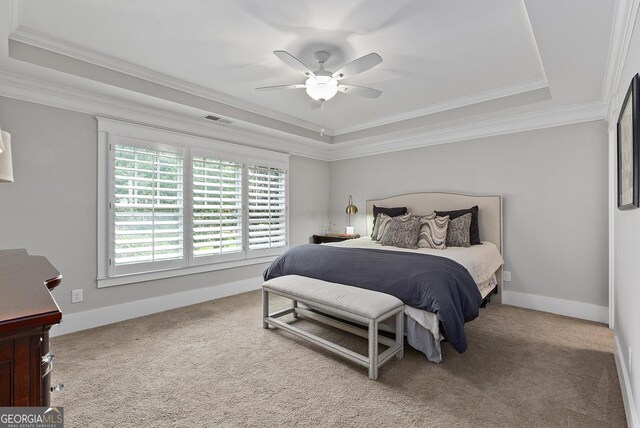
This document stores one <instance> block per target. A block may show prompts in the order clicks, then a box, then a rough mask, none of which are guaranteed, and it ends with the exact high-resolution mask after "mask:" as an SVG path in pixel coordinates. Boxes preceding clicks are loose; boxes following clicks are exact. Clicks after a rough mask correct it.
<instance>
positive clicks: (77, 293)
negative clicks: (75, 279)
mask: <svg viewBox="0 0 640 428" xmlns="http://www.w3.org/2000/svg"><path fill="white" fill-rule="evenodd" d="M83 300H84V298H83V297H82V288H78V289H77V290H71V303H80V302H82V301H83Z"/></svg>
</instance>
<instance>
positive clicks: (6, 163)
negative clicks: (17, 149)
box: [0, 130, 13, 183]
mask: <svg viewBox="0 0 640 428" xmlns="http://www.w3.org/2000/svg"><path fill="white" fill-rule="evenodd" d="M0 135H1V136H2V138H1V140H0V146H1V147H0V148H1V149H2V152H1V153H0V182H8V183H13V166H12V164H11V134H9V133H8V132H6V131H2V130H0Z"/></svg>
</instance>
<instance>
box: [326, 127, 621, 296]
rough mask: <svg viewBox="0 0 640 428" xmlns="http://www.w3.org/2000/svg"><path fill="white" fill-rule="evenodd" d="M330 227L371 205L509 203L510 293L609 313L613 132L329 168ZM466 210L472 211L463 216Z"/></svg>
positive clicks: (553, 135) (399, 155) (483, 143)
mask: <svg viewBox="0 0 640 428" xmlns="http://www.w3.org/2000/svg"><path fill="white" fill-rule="evenodd" d="M330 168H331V189H332V193H331V221H332V222H334V223H336V225H337V227H338V228H339V229H341V228H342V227H344V225H345V224H346V221H347V219H346V215H345V214H344V209H345V207H346V206H347V199H348V196H349V194H352V195H353V197H354V201H355V204H356V206H358V208H360V209H361V212H360V213H359V214H357V215H356V216H355V219H354V218H352V224H354V225H355V226H356V231H357V232H359V233H364V232H365V230H366V229H365V214H364V209H365V201H366V200H367V199H377V198H382V197H388V196H392V195H396V194H402V193H411V192H425V191H447V192H460V193H477V194H501V195H503V197H504V199H503V203H504V254H505V263H506V270H510V271H511V272H512V281H511V282H510V283H505V288H506V289H507V290H513V291H518V292H522V293H528V294H535V295H541V296H549V297H555V298H560V299H567V300H574V301H579V302H586V303H592V304H596V305H601V306H607V305H608V291H607V290H608V285H607V282H608V267H607V263H608V259H607V255H608V249H607V239H608V238H607V227H606V224H607V173H608V172H607V171H608V169H607V128H606V123H605V122H603V121H599V122H591V123H585V124H578V125H571V126H564V127H558V128H550V129H544V130H538V131H531V132H524V133H518V134H511V135H504V136H498V137H491V138H483V139H478V140H472V141H464V142H458V143H453V144H445V145H439V146H432V147H425V148H420V149H414V150H408V151H401V152H395V153H388V154H383V155H377V156H370V157H366V158H357V159H350V160H344V161H339V162H332V163H331V166H330ZM460 208H464V207H460Z"/></svg>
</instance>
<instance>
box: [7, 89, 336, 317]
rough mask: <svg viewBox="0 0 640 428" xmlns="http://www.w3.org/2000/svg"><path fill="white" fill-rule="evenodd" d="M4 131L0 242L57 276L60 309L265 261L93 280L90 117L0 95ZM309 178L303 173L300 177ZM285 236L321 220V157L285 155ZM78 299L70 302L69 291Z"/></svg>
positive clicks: (212, 279)
mask: <svg viewBox="0 0 640 428" xmlns="http://www.w3.org/2000/svg"><path fill="white" fill-rule="evenodd" d="M0 123H2V125H3V127H4V128H5V129H6V130H7V131H9V132H10V133H11V134H12V151H13V168H14V178H15V182H14V183H8V184H0V249H5V248H26V249H27V250H28V251H29V253H31V254H34V255H35V254H37V255H44V256H46V257H47V258H48V259H49V260H50V261H51V262H52V263H53V264H54V265H55V266H56V267H57V268H58V269H59V270H60V271H61V272H62V273H63V275H64V280H63V282H62V285H60V286H59V287H58V288H56V290H54V296H55V298H56V301H57V302H58V304H59V305H60V307H61V309H62V311H63V312H64V313H74V312H80V311H85V310H89V309H95V308H98V307H103V306H110V305H114V304H119V303H124V302H129V301H134V300H140V299H145V298H149V297H155V296H160V295H165V294H172V293H176V292H180V291H186V290H192V289H197V288H202V287H209V286H212V285H218V284H225V283H229V282H234V281H241V280H243V279H250V278H255V277H258V276H260V275H261V273H262V271H263V270H264V269H265V268H266V265H264V264H262V265H254V266H248V267H243V268H236V269H227V270H221V271H215V272H210V273H203V274H197V275H189V276H182V277H176V278H170V279H165V280H159V281H149V282H143V283H136V284H128V285H121V286H116V287H109V288H101V289H98V288H97V287H96V269H97V267H96V259H97V242H96V227H97V220H96V218H97V217H96V216H97V211H96V210H97V208H96V187H97V169H96V168H97V133H96V128H97V122H96V120H95V119H94V118H93V117H92V116H90V115H88V114H82V113H75V112H71V111H66V110H61V109H56V108H51V107H46V106H42V105H38V104H33V103H28V102H23V101H17V100H13V99H9V98H3V97H0ZM307 178H309V179H307ZM289 181H290V195H289V196H290V241H291V244H293V245H296V244H300V243H304V242H308V240H309V236H310V235H312V234H314V233H316V232H317V230H318V229H319V228H320V227H321V226H322V225H324V224H326V223H327V222H328V206H329V164H328V163H327V162H323V161H316V160H311V159H306V158H301V157H296V156H292V157H291V159H290V180H289ZM76 288H83V289H84V302H83V303H78V304H73V305H72V304H71V290H72V289H76Z"/></svg>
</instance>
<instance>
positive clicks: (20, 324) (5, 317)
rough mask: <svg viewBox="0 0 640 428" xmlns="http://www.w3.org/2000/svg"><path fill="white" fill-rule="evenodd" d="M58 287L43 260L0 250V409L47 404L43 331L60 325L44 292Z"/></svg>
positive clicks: (49, 358) (56, 275)
mask: <svg viewBox="0 0 640 428" xmlns="http://www.w3.org/2000/svg"><path fill="white" fill-rule="evenodd" d="M60 282H62V275H60V272H58V271H57V270H56V268H54V267H53V266H52V265H51V263H49V261H48V260H47V259H46V258H44V257H41V256H30V255H29V254H28V253H27V252H26V251H25V250H0V406H49V404H50V394H51V385H50V383H51V380H50V376H51V375H50V371H51V368H52V367H53V358H54V356H53V354H52V353H50V352H49V329H50V328H51V326H52V325H54V324H58V323H59V322H60V321H61V320H62V312H60V308H58V305H57V304H56V302H55V300H54V299H53V297H52V296H51V293H50V290H52V289H54V288H55V287H56V286H58V285H59V284H60ZM58 388H61V386H59V387H58Z"/></svg>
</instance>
